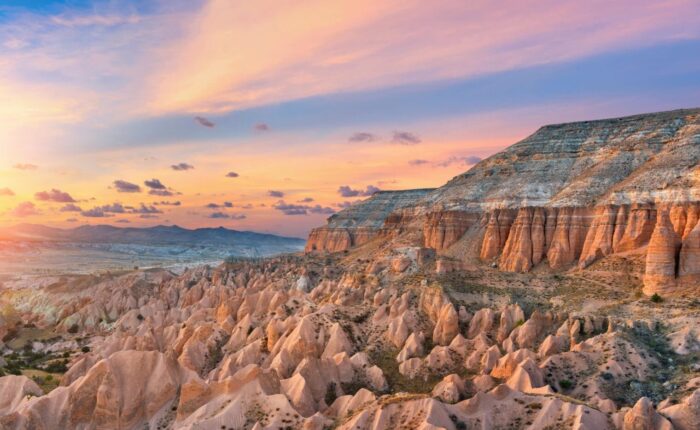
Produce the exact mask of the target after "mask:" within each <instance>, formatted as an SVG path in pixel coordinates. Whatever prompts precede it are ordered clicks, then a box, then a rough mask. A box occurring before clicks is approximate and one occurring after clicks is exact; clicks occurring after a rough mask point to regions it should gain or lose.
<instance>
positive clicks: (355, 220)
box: [306, 189, 433, 252]
mask: <svg viewBox="0 0 700 430" xmlns="http://www.w3.org/2000/svg"><path fill="white" fill-rule="evenodd" d="M430 191H433V190H432V189H419V190H406V191H379V192H376V193H375V194H374V195H373V196H372V197H370V198H368V199H366V200H364V201H362V202H360V203H357V204H355V205H353V206H352V208H351V209H345V210H343V211H340V212H338V213H337V214H335V215H332V216H331V217H330V218H328V224H327V225H326V226H324V227H319V228H315V229H313V230H312V231H311V234H310V235H309V239H308V241H307V243H306V251H307V252H310V251H330V252H336V251H343V250H345V249H348V248H350V247H353V246H358V245H362V244H364V243H367V242H368V241H370V240H372V239H374V238H376V237H378V236H380V235H381V233H382V229H383V227H384V224H385V220H386V219H387V217H389V215H390V214H391V213H392V212H393V211H395V210H399V209H401V208H404V207H406V206H410V205H413V204H414V203H415V202H416V200H419V199H421V198H422V197H424V196H425V195H426V194H428V193H429V192H430Z"/></svg>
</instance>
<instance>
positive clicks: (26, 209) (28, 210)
mask: <svg viewBox="0 0 700 430" xmlns="http://www.w3.org/2000/svg"><path fill="white" fill-rule="evenodd" d="M40 213H41V212H40V211H39V210H38V209H37V208H36V206H35V205H34V203H32V202H22V203H20V204H18V205H17V207H15V208H14V209H12V210H11V211H10V215H11V216H14V217H17V218H24V217H28V216H33V215H39V214H40Z"/></svg>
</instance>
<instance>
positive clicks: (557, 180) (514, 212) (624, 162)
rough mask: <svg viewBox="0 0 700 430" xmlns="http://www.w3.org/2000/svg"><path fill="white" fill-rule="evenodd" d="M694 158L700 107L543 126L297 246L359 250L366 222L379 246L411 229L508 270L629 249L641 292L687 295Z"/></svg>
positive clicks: (556, 265) (697, 245)
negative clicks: (637, 259) (445, 178)
mask: <svg viewBox="0 0 700 430" xmlns="http://www.w3.org/2000/svg"><path fill="white" fill-rule="evenodd" d="M699 160H700V109H692V110H678V111H670V112H660V113H653V114H644V115H635V116H630V117H625V118H614V119H606V120H596V121H584V122H575V123H568V124H557V125H549V126H545V127H542V128H541V129H540V130H538V131H537V132H536V133H534V134H533V135H531V136H530V137H528V138H526V139H524V140H522V141H520V142H518V143H516V144H515V145H513V146H511V147H509V148H507V149H505V150H504V151H502V152H500V153H498V154H496V155H493V156H492V157H490V158H488V159H486V160H484V161H482V162H480V163H478V164H477V165H475V166H474V167H473V168H472V169H471V170H469V171H468V172H466V173H464V174H462V175H460V176H458V177H456V178H454V179H452V180H451V181H449V182H448V183H447V184H445V185H444V186H442V187H440V188H437V189H435V190H422V191H421V193H418V194H416V193H415V191H406V192H405V193H407V194H403V195H402V201H401V203H400V204H399V205H396V204H394V203H389V204H385V206H384V207H385V208H386V212H384V213H383V214H382V215H380V214H379V212H380V211H377V210H368V206H369V207H371V208H374V207H375V206H376V205H377V204H380V200H381V199H376V198H372V199H369V200H367V201H365V202H362V203H359V204H357V205H354V206H352V207H350V208H348V209H346V210H344V211H342V212H340V213H339V214H338V215H337V216H336V218H335V219H333V218H332V219H331V220H330V221H329V224H328V226H327V227H322V228H320V229H316V230H314V232H312V234H311V236H310V241H309V243H310V245H309V247H308V248H307V250H311V249H313V248H314V247H316V248H318V249H323V250H330V251H338V250H344V249H347V248H349V247H354V246H359V245H361V244H362V243H365V241H366V240H365V239H367V240H371V238H369V236H368V235H367V234H365V229H366V228H368V227H370V226H371V228H372V229H374V230H373V231H375V232H377V233H376V234H379V231H381V234H382V237H384V238H388V239H389V240H391V238H395V237H403V236H405V238H404V239H401V240H412V239H410V238H411V237H413V236H412V235H414V234H415V232H416V231H419V232H421V233H422V245H423V246H426V247H430V248H433V249H435V250H437V251H438V252H440V253H445V254H447V255H450V256H452V257H457V258H460V259H463V260H465V261H472V260H474V259H479V260H481V261H482V262H485V263H488V264H493V265H497V267H498V268H499V269H501V270H504V271H509V272H527V271H530V270H532V269H533V268H534V267H535V266H538V265H539V264H540V263H542V262H545V263H546V264H547V265H548V266H549V267H550V268H552V269H555V270H561V269H568V268H571V267H573V266H578V267H579V268H581V269H585V268H587V267H588V266H590V265H591V264H592V263H594V262H596V261H597V260H600V259H602V258H605V257H608V256H611V255H614V254H616V253H629V252H638V253H642V254H644V255H645V256H646V269H647V270H646V275H645V289H644V291H645V293H646V294H648V295H651V294H654V293H659V294H664V295H669V294H685V293H694V292H697V291H698V290H699V289H700V269H699V268H698V267H700V266H698V263H700V251H698V249H700V233H699V232H698V231H696V232H693V230H694V228H695V226H696V225H697V220H698V214H699V213H700V167H698V161H699ZM409 193H410V194H409ZM382 198H383V199H386V197H382ZM397 198H398V197H397ZM411 198H412V199H413V201H412V202H409V201H408V200H409V199H411ZM396 206H400V208H399V209H398V210H396ZM657 214H658V216H657ZM382 216H383V217H384V219H383V221H384V222H383V223H382V220H381V217H382ZM338 228H340V229H341V230H342V232H341V230H338V231H337V232H336V229H338ZM353 235H357V236H358V237H362V238H363V239H360V240H356V239H353V237H354V236H353ZM321 236H324V237H321ZM326 236H327V238H326ZM478 242H480V246H477V247H474V246H471V245H470V244H474V243H478ZM696 260H697V261H696ZM439 262H440V263H441V264H440V265H439V267H438V269H439V270H441V271H442V272H448V271H450V270H446V269H445V265H446V264H447V263H446V262H445V261H441V260H439ZM454 265H455V264H454V263H452V266H454Z"/></svg>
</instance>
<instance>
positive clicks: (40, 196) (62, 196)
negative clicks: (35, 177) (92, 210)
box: [34, 188, 76, 203]
mask: <svg viewBox="0 0 700 430" xmlns="http://www.w3.org/2000/svg"><path fill="white" fill-rule="evenodd" d="M34 198H35V199H37V200H39V201H43V202H56V203H75V201H76V200H75V199H74V198H73V197H71V195H70V194H68V193H66V192H64V191H61V190H57V189H56V188H52V189H51V190H50V191H39V192H38V193H36V194H34Z"/></svg>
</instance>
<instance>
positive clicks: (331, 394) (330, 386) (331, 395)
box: [325, 382, 338, 406]
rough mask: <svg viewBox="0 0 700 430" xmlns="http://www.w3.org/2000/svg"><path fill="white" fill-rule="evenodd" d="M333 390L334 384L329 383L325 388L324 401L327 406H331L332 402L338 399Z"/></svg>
mask: <svg viewBox="0 0 700 430" xmlns="http://www.w3.org/2000/svg"><path fill="white" fill-rule="evenodd" d="M335 389H336V387H335V382H331V383H329V384H328V386H327V387H326V397H325V400H326V405H328V406H330V405H332V404H333V402H335V399H337V398H338V395H337V394H336V393H335Z"/></svg>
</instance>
